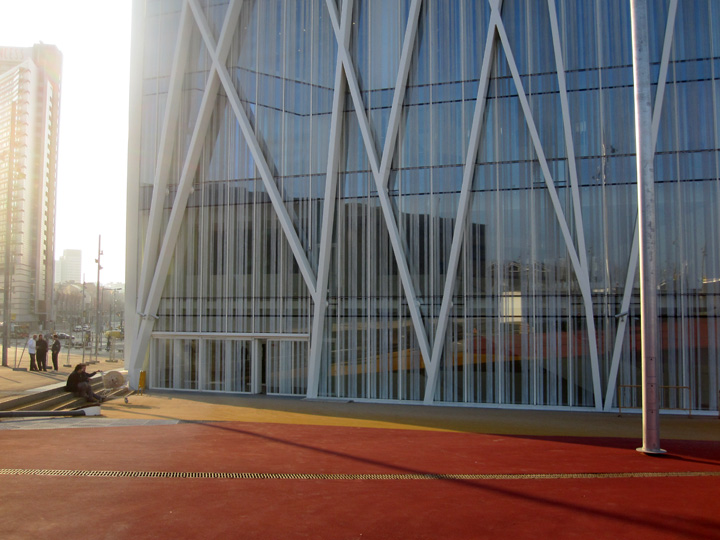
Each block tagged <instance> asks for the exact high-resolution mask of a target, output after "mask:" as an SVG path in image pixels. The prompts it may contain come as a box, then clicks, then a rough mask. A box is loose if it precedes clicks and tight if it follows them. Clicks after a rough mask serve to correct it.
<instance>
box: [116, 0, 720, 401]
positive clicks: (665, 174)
mask: <svg viewBox="0 0 720 540" xmlns="http://www.w3.org/2000/svg"><path fill="white" fill-rule="evenodd" d="M650 4H651V14H652V16H651V21H650V50H649V52H650V56H651V62H652V65H651V69H652V79H653V80H652V89H651V91H652V95H653V100H654V101H653V103H654V108H655V112H654V121H653V140H654V141H655V148H654V150H655V174H656V198H657V216H658V221H657V233H658V240H657V245H658V249H657V254H656V261H657V270H656V272H657V276H658V277H659V279H658V281H659V290H658V292H657V294H658V306H659V317H658V320H657V325H658V329H659V334H660V336H661V337H660V343H658V350H659V358H658V365H659V366H660V367H659V385H660V391H661V394H662V396H661V404H662V405H661V406H662V408H665V409H692V410H693V411H703V412H708V411H717V408H718V390H720V387H719V385H720V377H719V374H720V295H719V293H720V289H718V283H720V229H719V228H718V223H719V222H720V220H719V217H720V216H719V212H720V210H719V209H720V100H719V99H718V98H719V97H720V70H719V69H718V66H719V65H720V2H718V1H716V0H694V1H692V2H678V1H677V0H654V1H651V2H650ZM136 8H137V9H136V10H135V13H136V17H137V19H136V21H135V29H134V30H135V36H134V67H133V74H134V82H133V87H132V88H133V90H132V100H133V101H132V107H131V110H132V111H133V113H132V114H133V115H134V116H133V120H132V122H131V126H130V147H129V148H130V160H129V165H130V166H129V178H128V182H129V187H128V204H129V209H130V211H129V214H128V216H129V219H128V250H127V253H128V269H127V283H126V285H127V289H126V290H127V293H128V296H129V297H131V299H130V300H129V301H128V303H127V308H126V317H127V320H126V339H128V340H129V341H131V342H132V343H131V344H132V347H131V348H130V347H128V348H127V349H126V350H128V351H129V352H128V367H129V369H130V372H131V376H132V377H133V378H134V381H137V378H138V375H139V372H140V370H141V369H147V371H148V382H149V384H150V385H151V386H152V387H156V388H177V389H184V390H197V391H222V392H248V393H256V392H267V393H272V394H288V395H298V396H309V397H312V398H315V397H320V398H330V399H352V400H377V401H384V402H398V403H402V402H424V403H427V404H432V403H443V404H457V405H473V406H492V407H498V406H501V407H506V406H507V407H518V406H520V407H538V408H540V407H544V408H574V409H595V410H613V409H615V408H617V407H618V405H619V404H620V400H622V405H623V407H627V406H637V405H638V404H639V403H640V391H639V385H640V382H641V363H640V356H641V355H640V339H639V337H640V321H639V309H638V304H639V286H638V280H637V253H638V251H637V230H636V216H637V184H636V156H635V136H634V122H633V117H634V115H633V112H634V99H633V66H632V64H633V59H632V53H631V51H632V47H631V21H630V2H628V1H627V0H553V1H547V2H540V1H531V2H528V1H526V0H504V1H503V0H455V1H452V2H450V1H446V0H424V1H420V0H407V1H397V2H395V1H386V0H377V1H375V0H354V1H352V0H347V1H345V0H343V1H339V0H338V1H334V0H328V1H325V0H245V1H239V0H238V1H236V0H227V1H222V0H218V1H214V2H199V1H197V0H162V1H152V0H136ZM136 208H137V212H135V209H136ZM138 313H139V315H138ZM148 350H149V357H148V356H147V352H148ZM146 358H149V360H148V363H147V364H146V363H145V362H146Z"/></svg>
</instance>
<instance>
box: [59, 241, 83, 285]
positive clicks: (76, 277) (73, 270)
mask: <svg viewBox="0 0 720 540" xmlns="http://www.w3.org/2000/svg"><path fill="white" fill-rule="evenodd" d="M58 263H59V266H60V275H59V276H58V278H59V282H60V283H67V282H75V283H80V277H81V275H82V250H79V249H66V250H63V254H62V255H61V256H60V260H59V261H58Z"/></svg>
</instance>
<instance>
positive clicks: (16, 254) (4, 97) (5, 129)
mask: <svg viewBox="0 0 720 540" xmlns="http://www.w3.org/2000/svg"><path fill="white" fill-rule="evenodd" d="M61 70H62V53H61V52H60V51H59V50H58V49H57V47H55V46H54V45H44V44H37V45H34V46H32V47H27V48H22V47H0V157H1V159H2V161H0V269H1V270H2V272H3V277H4V273H5V272H7V271H8V270H9V273H10V276H11V279H10V289H9V291H8V292H9V294H10V300H9V302H10V311H11V315H10V316H11V320H12V321H14V322H15V324H24V325H36V324H41V323H43V322H44V321H46V320H49V319H51V317H52V313H51V311H52V294H53V277H54V265H55V259H54V244H55V187H56V179H57V153H58V128H59V122H60V79H61V77H60V74H61ZM8 201H9V202H10V204H8ZM3 291H5V287H3ZM3 294H5V293H3ZM3 301H5V300H3Z"/></svg>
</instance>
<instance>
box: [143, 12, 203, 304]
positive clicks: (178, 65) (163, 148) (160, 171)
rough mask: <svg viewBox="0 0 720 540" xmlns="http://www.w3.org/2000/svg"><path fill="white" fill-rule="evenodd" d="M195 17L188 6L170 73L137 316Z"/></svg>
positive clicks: (152, 261) (153, 250)
mask: <svg viewBox="0 0 720 540" xmlns="http://www.w3.org/2000/svg"><path fill="white" fill-rule="evenodd" d="M192 24H193V23H192V17H191V16H190V10H189V8H188V5H187V3H184V4H183V6H182V11H181V12H180V25H179V31H178V35H177V39H176V40H175V56H174V58H173V63H172V68H171V69H170V85H169V88H168V95H167V100H166V102H165V116H164V117H163V124H162V128H161V131H160V143H159V145H158V154H157V162H156V164H155V177H154V178H153V193H152V201H151V203H150V216H149V218H148V225H147V231H146V233H145V244H144V245H143V258H142V267H141V270H140V283H139V286H138V294H137V308H136V309H137V312H139V313H140V314H142V313H143V309H144V308H145V303H146V302H147V298H148V292H149V289H150V282H151V280H152V277H153V274H152V272H153V271H154V270H155V266H156V265H157V262H158V261H157V253H158V243H159V241H160V229H161V220H162V216H163V209H164V206H165V204H164V203H165V196H166V188H167V184H168V176H169V173H170V164H171V160H172V154H173V148H174V146H175V142H176V140H177V124H178V118H179V116H180V102H181V97H182V86H183V79H184V76H185V66H186V65H187V57H188V44H189V42H190V33H191V31H192Z"/></svg>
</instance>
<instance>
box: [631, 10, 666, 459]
mask: <svg viewBox="0 0 720 540" xmlns="http://www.w3.org/2000/svg"><path fill="white" fill-rule="evenodd" d="M630 14H631V20H632V43H633V83H634V84H633V90H634V97H635V140H636V143H635V151H636V153H637V190H638V227H639V230H640V318H641V324H642V337H641V341H642V378H643V381H642V412H643V445H642V448H638V450H639V451H641V452H645V453H646V454H660V453H662V452H664V451H663V450H662V449H661V448H660V411H659V407H658V384H657V349H658V342H657V341H658V330H657V277H656V258H655V255H656V253H655V238H656V234H657V221H656V219H655V167H654V163H653V157H654V155H653V154H654V152H653V147H652V109H651V108H652V96H651V93H650V38H649V31H648V5H647V0H631V1H630Z"/></svg>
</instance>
